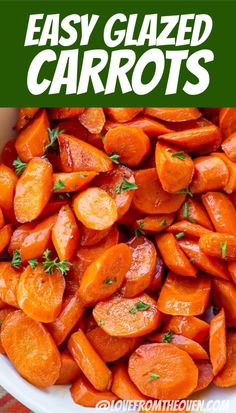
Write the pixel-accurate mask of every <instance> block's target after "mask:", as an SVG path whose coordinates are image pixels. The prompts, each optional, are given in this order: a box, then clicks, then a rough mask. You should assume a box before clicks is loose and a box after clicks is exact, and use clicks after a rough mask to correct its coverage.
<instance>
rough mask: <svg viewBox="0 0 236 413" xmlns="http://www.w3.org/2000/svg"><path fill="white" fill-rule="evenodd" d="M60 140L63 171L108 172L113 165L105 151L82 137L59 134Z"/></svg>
mask: <svg viewBox="0 0 236 413" xmlns="http://www.w3.org/2000/svg"><path fill="white" fill-rule="evenodd" d="M58 142H59V148H60V157H61V166H62V171H63V172H80V171H94V172H106V171H110V170H111V169H112V167H113V165H112V161H111V160H110V159H109V158H108V157H107V155H106V154H105V153H104V152H102V151H100V150H99V149H97V148H95V147H94V146H92V145H90V144H89V143H86V142H83V141H82V140H81V139H77V138H74V137H73V136H70V135H65V134H59V135H58Z"/></svg>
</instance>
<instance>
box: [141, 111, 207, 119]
mask: <svg viewBox="0 0 236 413" xmlns="http://www.w3.org/2000/svg"><path fill="white" fill-rule="evenodd" d="M144 113H145V114H146V115H149V116H154V117H155V118H159V119H161V120H165V121H167V122H184V121H187V120H192V119H198V118H200V117H201V116H202V114H201V112H200V111H199V110H198V109H197V108H145V109H144Z"/></svg>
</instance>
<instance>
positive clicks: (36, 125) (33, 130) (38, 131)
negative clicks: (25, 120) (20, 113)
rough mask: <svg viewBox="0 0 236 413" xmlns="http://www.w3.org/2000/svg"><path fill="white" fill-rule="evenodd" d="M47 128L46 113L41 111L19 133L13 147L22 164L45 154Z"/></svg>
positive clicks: (47, 141) (48, 125)
mask: <svg viewBox="0 0 236 413" xmlns="http://www.w3.org/2000/svg"><path fill="white" fill-rule="evenodd" d="M49 127H50V124H49V120H48V117H47V112H46V110H45V109H43V110H40V112H38V113H37V114H36V116H35V117H34V118H33V120H32V121H31V122H30V123H29V124H28V125H26V127H25V128H24V129H22V131H21V132H20V133H19V135H18V136H17V138H16V143H15V147H16V151H17V153H18V155H19V157H20V159H21V160H22V161H23V162H29V161H30V160H31V159H33V158H35V157H36V156H42V155H43V154H44V153H45V147H46V146H47V145H48V144H49V134H48V128H49Z"/></svg>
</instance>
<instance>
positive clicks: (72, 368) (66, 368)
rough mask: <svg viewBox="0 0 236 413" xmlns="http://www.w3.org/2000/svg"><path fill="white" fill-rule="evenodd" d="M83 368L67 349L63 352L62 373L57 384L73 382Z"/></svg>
mask: <svg viewBox="0 0 236 413" xmlns="http://www.w3.org/2000/svg"><path fill="white" fill-rule="evenodd" d="M80 373H81V370H80V368H79V366H78V364H77V363H76V362H75V360H74V359H73V357H72V356H71V355H70V353H69V352H68V351H67V350H64V351H63V352H62V353H61V369H60V375H59V377H58V379H57V381H56V383H55V384H71V383H73V381H75V380H76V379H77V378H78V376H79V375H80Z"/></svg>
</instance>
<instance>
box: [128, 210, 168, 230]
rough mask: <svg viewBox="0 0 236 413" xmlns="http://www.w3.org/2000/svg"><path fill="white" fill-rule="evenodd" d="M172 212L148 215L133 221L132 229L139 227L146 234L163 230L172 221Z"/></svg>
mask: <svg viewBox="0 0 236 413" xmlns="http://www.w3.org/2000/svg"><path fill="white" fill-rule="evenodd" d="M174 217H175V216H174V214H161V215H148V216H146V217H145V218H141V219H138V220H136V221H135V224H134V229H137V228H141V230H142V231H144V232H145V233H147V234H155V233H156V232H161V231H164V230H165V229H166V228H167V227H168V226H169V225H171V224H172V222H173V221H174Z"/></svg>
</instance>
